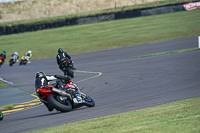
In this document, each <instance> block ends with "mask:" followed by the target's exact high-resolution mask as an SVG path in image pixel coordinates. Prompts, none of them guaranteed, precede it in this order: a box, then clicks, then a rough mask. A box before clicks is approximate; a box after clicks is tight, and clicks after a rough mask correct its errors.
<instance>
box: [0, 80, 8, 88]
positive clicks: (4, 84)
mask: <svg viewBox="0 0 200 133" xmlns="http://www.w3.org/2000/svg"><path fill="white" fill-rule="evenodd" d="M6 86H8V84H6V83H4V82H2V81H0V88H1V87H6Z"/></svg>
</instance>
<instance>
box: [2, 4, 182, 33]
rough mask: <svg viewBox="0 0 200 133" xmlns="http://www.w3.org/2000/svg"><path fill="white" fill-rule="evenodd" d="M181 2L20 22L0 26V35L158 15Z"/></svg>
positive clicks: (177, 6)
mask: <svg viewBox="0 0 200 133" xmlns="http://www.w3.org/2000/svg"><path fill="white" fill-rule="evenodd" d="M183 4H185V3H181V4H171V5H165V6H158V7H152V8H142V9H134V10H126V11H119V12H115V13H106V14H101V15H93V16H87V17H80V18H72V19H65V20H62V21H54V22H52V23H42V24H32V25H25V24H20V25H18V26H11V27H9V26H6V27H5V28H4V27H0V36H1V35H9V34H18V33H23V32H33V31H38V30H45V29H53V28H58V27H63V26H71V25H80V24H86V23H96V22H102V21H110V20H116V19H125V18H134V17H141V16H149V15H158V14H164V13H172V12H176V11H184V10H185V9H184V7H183Z"/></svg>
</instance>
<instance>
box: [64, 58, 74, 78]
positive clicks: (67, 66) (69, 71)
mask: <svg viewBox="0 0 200 133" xmlns="http://www.w3.org/2000/svg"><path fill="white" fill-rule="evenodd" d="M61 61H62V67H63V71H64V75H68V76H70V77H72V78H73V77H74V67H73V64H74V61H72V60H70V59H68V58H64V59H62V60H61Z"/></svg>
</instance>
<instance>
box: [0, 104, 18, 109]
mask: <svg viewBox="0 0 200 133" xmlns="http://www.w3.org/2000/svg"><path fill="white" fill-rule="evenodd" d="M16 105H17V104H15V103H13V104H8V105H4V106H0V110H1V111H6V110H9V109H12V108H13V107H14V106H16Z"/></svg>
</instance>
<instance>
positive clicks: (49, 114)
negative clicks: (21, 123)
mask: <svg viewBox="0 0 200 133" xmlns="http://www.w3.org/2000/svg"><path fill="white" fill-rule="evenodd" d="M84 109H89V107H86V106H83V107H81V108H76V109H72V110H71V111H69V112H73V111H78V110H84ZM55 111H56V110H55V109H54V111H52V112H49V111H48V110H47V112H48V114H43V115H35V116H31V117H26V118H21V119H18V120H26V119H32V118H40V117H47V116H53V115H58V114H63V113H69V112H60V111H57V112H55Z"/></svg>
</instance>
